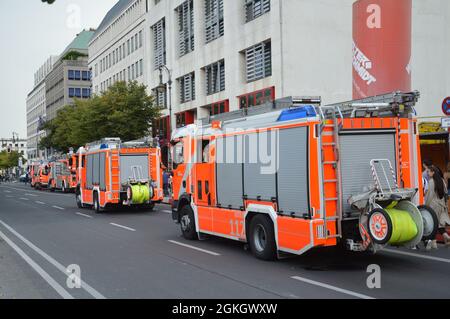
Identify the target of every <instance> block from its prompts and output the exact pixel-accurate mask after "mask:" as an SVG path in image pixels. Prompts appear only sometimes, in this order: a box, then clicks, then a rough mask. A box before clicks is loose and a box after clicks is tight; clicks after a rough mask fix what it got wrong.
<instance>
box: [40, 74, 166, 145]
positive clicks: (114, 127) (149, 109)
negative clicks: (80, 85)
mask: <svg viewBox="0 0 450 319" xmlns="http://www.w3.org/2000/svg"><path fill="white" fill-rule="evenodd" d="M159 116H160V114H159V109H158V108H156V107H155V106H154V104H153V98H152V97H151V96H149V95H147V92H146V87H145V86H144V85H139V84H137V82H130V83H128V84H127V83H125V82H117V83H116V84H115V85H113V86H111V87H110V88H109V90H108V91H106V92H104V93H103V94H101V95H94V96H93V98H92V99H89V100H79V99H75V103H74V105H70V106H65V107H64V108H62V109H61V110H60V111H58V115H57V117H56V118H55V119H53V120H52V121H49V122H47V123H45V125H44V129H45V130H47V136H46V137H45V138H43V139H42V140H41V142H40V148H42V149H43V148H50V147H52V148H54V149H56V150H58V151H61V152H67V151H68V149H69V148H70V147H73V148H74V149H76V148H78V147H80V146H82V145H85V144H86V143H89V142H92V141H96V140H100V139H102V138H105V137H120V138H121V139H122V140H123V141H130V140H136V139H140V138H142V137H145V136H147V135H149V134H150V126H151V123H152V121H153V120H154V119H156V118H157V117H159Z"/></svg>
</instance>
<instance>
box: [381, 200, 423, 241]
mask: <svg viewBox="0 0 450 319" xmlns="http://www.w3.org/2000/svg"><path fill="white" fill-rule="evenodd" d="M386 212H387V213H388V215H389V217H390V218H391V221H392V235H391V239H390V240H389V244H391V245H401V244H405V243H407V242H410V241H411V240H413V239H414V237H416V236H417V233H418V229H417V225H416V223H415V222H414V220H413V219H412V217H411V215H410V214H409V213H408V212H407V211H404V210H399V209H395V208H387V209H386Z"/></svg>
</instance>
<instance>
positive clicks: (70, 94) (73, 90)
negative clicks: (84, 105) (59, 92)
mask: <svg viewBox="0 0 450 319" xmlns="http://www.w3.org/2000/svg"><path fill="white" fill-rule="evenodd" d="M74 96H75V89H74V88H69V97H74Z"/></svg>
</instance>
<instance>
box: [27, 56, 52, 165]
mask: <svg viewBox="0 0 450 319" xmlns="http://www.w3.org/2000/svg"><path fill="white" fill-rule="evenodd" d="M56 60H57V57H56V56H51V57H49V58H48V59H47V60H46V61H45V63H44V64H43V65H42V66H41V67H40V68H39V70H37V71H36V72H35V74H34V87H33V90H32V91H31V92H30V93H29V94H28V96H27V152H26V153H27V156H28V158H29V159H30V160H33V159H42V158H45V151H43V150H39V141H40V140H41V138H42V137H43V136H45V131H44V130H42V129H41V127H42V124H43V122H44V121H45V120H46V116H47V112H46V90H45V77H46V76H47V74H48V73H50V72H51V71H52V69H53V64H54V63H55V61H56Z"/></svg>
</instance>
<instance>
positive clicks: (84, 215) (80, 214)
mask: <svg viewBox="0 0 450 319" xmlns="http://www.w3.org/2000/svg"><path fill="white" fill-rule="evenodd" d="M75 214H77V215H79V216H83V217H87V218H92V216H89V215H86V214H82V213H75Z"/></svg>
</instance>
